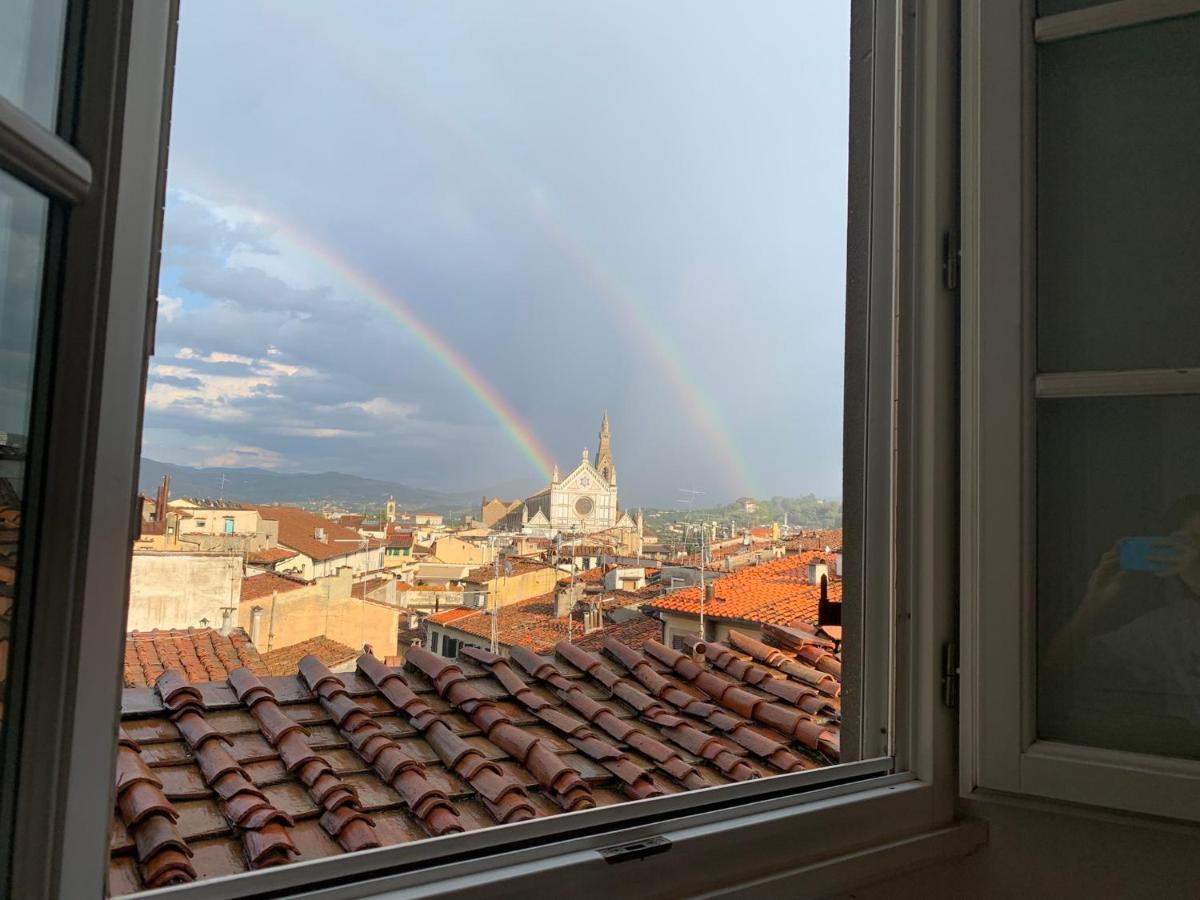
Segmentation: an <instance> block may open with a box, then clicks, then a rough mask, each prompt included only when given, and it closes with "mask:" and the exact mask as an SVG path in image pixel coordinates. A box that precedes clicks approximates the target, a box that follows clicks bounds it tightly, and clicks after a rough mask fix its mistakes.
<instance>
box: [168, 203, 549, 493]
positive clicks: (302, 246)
mask: <svg viewBox="0 0 1200 900" xmlns="http://www.w3.org/2000/svg"><path fill="white" fill-rule="evenodd" d="M178 189H179V190H180V191H182V192H184V193H188V190H187V188H178ZM234 205H236V207H237V208H238V210H239V211H241V212H243V213H245V214H246V215H248V216H250V217H251V218H253V219H256V220H258V221H260V222H264V223H266V224H268V225H270V226H271V228H272V230H273V231H274V232H275V234H276V235H278V236H281V237H282V238H283V239H284V240H285V241H287V242H288V243H289V244H291V245H293V246H294V247H295V248H296V249H297V250H299V251H301V252H303V253H304V254H306V255H307V256H308V257H310V258H312V259H315V260H317V261H318V262H320V263H321V265H322V266H323V267H324V268H326V269H328V270H330V271H331V272H333V273H335V274H336V275H338V276H339V277H340V278H341V279H342V280H343V281H344V282H345V283H346V284H348V285H349V286H350V287H352V288H353V289H354V290H355V291H356V292H357V293H358V294H360V295H361V296H362V297H364V298H365V299H367V300H369V301H371V302H372V303H374V304H375V305H376V306H377V307H379V308H380V309H382V310H384V311H385V312H387V313H388V314H390V315H391V316H392V317H394V318H395V319H397V320H398V321H399V322H400V323H401V324H402V325H403V326H404V327H405V328H406V329H407V330H408V332H409V333H410V334H412V335H413V336H414V337H415V338H417V340H418V341H420V342H421V344H422V345H423V346H424V347H425V349H426V350H427V351H428V352H429V353H430V355H432V356H433V357H434V359H436V360H437V361H438V362H439V363H441V365H442V366H443V368H445V369H446V370H447V371H448V372H450V373H451V374H452V375H453V376H454V377H455V378H456V379H457V380H458V381H459V382H460V383H461V384H462V385H463V386H464V387H465V388H466V389H467V390H468V391H469V392H470V393H471V394H472V395H473V396H474V397H475V398H476V399H477V400H478V401H479V402H480V403H481V404H483V406H485V407H486V408H487V409H488V411H489V412H491V414H492V415H493V416H494V417H495V419H496V421H497V422H499V423H500V425H501V427H502V428H503V429H504V431H505V433H506V434H507V435H508V437H509V438H510V439H511V440H512V442H513V443H514V444H515V445H516V446H517V447H518V448H519V449H520V450H521V451H522V452H523V453H524V455H525V456H526V457H527V458H528V459H529V461H530V462H532V463H533V465H534V466H535V467H536V468H537V470H538V473H539V474H540V475H542V476H543V477H544V478H545V480H546V481H549V480H550V473H551V469H552V468H553V462H552V460H551V457H550V454H549V453H547V452H546V448H545V447H544V446H543V445H542V443H541V441H540V440H539V439H538V437H537V435H536V434H535V433H534V431H533V429H532V428H531V427H530V426H529V424H528V423H527V422H526V421H525V420H524V419H523V418H522V417H521V415H520V413H518V412H517V411H516V410H515V409H513V407H512V404H510V403H509V402H508V401H507V400H506V399H505V398H504V397H503V396H502V395H501V394H500V392H499V391H498V390H497V389H496V388H495V386H494V385H492V384H490V383H489V382H488V381H487V380H486V379H485V378H484V377H483V376H482V375H481V374H480V373H479V372H478V370H476V368H475V367H474V366H472V365H471V363H470V362H469V361H468V360H467V359H466V357H464V356H463V355H462V354H461V353H460V352H459V351H458V350H456V349H455V348H454V347H453V346H452V345H451V344H450V342H449V341H447V340H446V339H445V338H444V337H442V335H441V334H439V333H438V332H437V331H435V330H434V329H433V327H431V326H430V325H429V324H427V323H426V322H425V321H423V320H422V319H421V318H420V317H419V316H418V315H417V314H416V312H415V311H414V310H413V309H412V307H411V306H409V305H408V303H406V302H405V301H404V300H403V299H401V298H400V296H399V295H397V294H395V293H394V292H392V291H389V290H388V289H387V288H385V287H383V285H381V284H379V283H378V282H377V281H375V280H374V279H373V278H371V277H370V276H369V275H367V274H365V273H364V272H362V271H361V270H359V269H356V268H355V267H354V266H353V265H351V264H350V263H349V262H347V261H346V259H345V258H344V257H342V256H341V255H340V254H338V253H337V252H336V251H335V250H333V249H332V248H330V247H328V246H327V245H325V244H322V243H319V242H318V241H317V240H316V239H315V238H313V237H312V236H311V235H310V234H308V233H307V232H305V231H303V230H302V229H300V228H299V227H297V226H296V225H293V224H290V223H288V222H284V221H283V220H282V219H280V218H279V217H277V216H274V215H272V214H271V213H269V212H267V211H266V210H264V209H262V208H261V207H259V206H249V205H247V204H246V203H244V202H241V201H240V200H239V201H237V202H236V203H235V204H234Z"/></svg>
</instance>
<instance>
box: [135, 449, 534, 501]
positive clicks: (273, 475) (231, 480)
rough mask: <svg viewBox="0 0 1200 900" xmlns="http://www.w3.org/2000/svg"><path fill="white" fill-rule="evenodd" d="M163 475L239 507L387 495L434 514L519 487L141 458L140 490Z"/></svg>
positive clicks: (178, 486)
mask: <svg viewBox="0 0 1200 900" xmlns="http://www.w3.org/2000/svg"><path fill="white" fill-rule="evenodd" d="M164 475H170V476H171V495H172V496H173V497H204V498H208V497H222V496H223V497H227V498H229V499H231V500H236V501H238V502H241V503H260V504H271V503H295V504H301V505H313V504H322V503H327V504H330V505H337V506H345V507H347V508H350V509H354V508H357V507H362V506H372V507H379V506H382V505H383V502H384V501H385V500H386V499H387V498H388V496H393V497H395V498H396V503H397V505H398V506H400V507H401V508H405V507H408V508H412V509H414V510H416V509H417V508H420V509H428V510H430V511H433V512H462V511H465V510H471V509H478V506H479V500H480V498H481V497H482V496H484V495H485V494H486V495H487V496H489V497H491V496H496V495H497V494H499V495H501V496H507V495H508V494H509V493H510V492H512V491H513V490H514V489H515V488H518V487H519V485H520V483H519V482H515V481H510V482H505V483H504V484H501V485H497V486H496V489H495V490H482V491H461V492H460V491H439V490H433V489H431V488H418V487H413V486H412V485H408V484H404V483H403V482H399V481H387V480H385V479H380V478H365V477H363V476H361V475H347V474H346V473H344V472H336V471H332V470H331V471H326V472H274V471H271V470H270V469H263V468H260V467H256V466H247V467H244V468H235V467H229V466H212V467H204V466H182V465H178V464H176V463H167V462H161V461H160V460H156V459H150V458H149V457H142V461H141V467H140V470H139V473H138V490H139V491H141V492H142V493H143V494H146V495H147V496H153V495H154V492H155V491H156V490H157V489H158V486H159V484H161V483H162V479H163V476H164ZM222 479H223V480H222ZM527 493H532V489H531V490H528V491H526V492H524V493H521V496H525V494H527Z"/></svg>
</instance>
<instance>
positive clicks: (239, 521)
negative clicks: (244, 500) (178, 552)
mask: <svg viewBox="0 0 1200 900" xmlns="http://www.w3.org/2000/svg"><path fill="white" fill-rule="evenodd" d="M171 508H172V509H177V510H182V511H186V512H188V513H189V514H190V518H184V519H180V521H179V533H180V534H182V535H189V534H254V533H255V532H257V531H259V530H261V529H260V528H259V517H258V510H256V509H209V508H207V507H203V506H190V505H188V504H186V503H177V502H175V501H172V503H171ZM226 521H229V522H232V523H233V530H232V531H228V530H227V526H226V525H225V522H226Z"/></svg>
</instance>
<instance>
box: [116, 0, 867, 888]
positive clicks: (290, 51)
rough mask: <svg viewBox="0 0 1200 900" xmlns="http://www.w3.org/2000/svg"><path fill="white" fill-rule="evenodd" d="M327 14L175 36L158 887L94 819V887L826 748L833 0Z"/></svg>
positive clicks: (834, 337)
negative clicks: (97, 859)
mask: <svg viewBox="0 0 1200 900" xmlns="http://www.w3.org/2000/svg"><path fill="white" fill-rule="evenodd" d="M329 10H330V7H329V4H328V3H326V2H323V0H293V2H288V3H285V4H280V3H278V2H275V0H270V2H262V0H233V2H230V0H204V2H202V3H189V4H185V5H184V7H183V11H182V15H181V21H180V33H179V54H178V63H177V69H176V78H175V97H174V104H173V108H172V111H171V115H172V119H171V126H172V136H171V171H170V176H169V179H168V190H167V201H166V218H165V223H164V246H163V255H162V269H161V272H162V275H161V279H160V284H159V289H160V297H159V306H158V309H159V320H158V329H157V334H156V356H155V358H154V359H153V360H152V361H151V363H150V369H149V378H148V383H147V392H146V398H145V399H146V404H145V409H146V418H145V429H144V433H143V443H142V446H143V449H144V453H145V455H146V457H147V458H145V459H143V460H142V462H141V468H140V471H141V483H140V485H139V488H140V490H141V492H142V494H143V500H142V507H141V508H142V525H141V535H140V537H139V540H138V541H137V544H136V548H135V553H134V556H133V561H132V580H131V587H130V597H129V619H128V623H127V626H128V627H127V638H126V640H127V644H126V646H127V654H126V657H125V658H126V660H128V665H127V666H126V669H125V685H126V690H125V691H124V694H123V707H122V716H121V720H122V727H123V728H124V729H125V732H126V734H127V735H128V737H129V738H130V742H129V743H126V744H124V745H123V746H122V750H121V754H122V757H123V758H124V759H125V760H126V761H127V762H128V764H129V765H130V766H135V767H136V766H137V765H138V760H142V761H145V762H147V763H148V764H149V763H150V762H151V761H152V762H153V764H154V771H155V773H156V774H158V775H160V777H161V779H162V781H163V791H164V794H165V801H164V802H166V803H168V804H170V805H171V806H173V807H176V808H180V807H182V809H183V810H186V811H187V813H188V814H181V815H180V818H179V822H178V827H179V828H180V829H181V831H182V834H181V840H182V842H183V843H185V844H186V845H187V846H188V847H190V848H192V849H194V850H195V853H196V856H195V857H194V858H193V860H192V862H191V863H189V864H188V865H179V866H177V867H175V868H170V867H164V868H162V870H161V872H160V868H159V866H158V865H157V864H156V862H155V859H154V857H153V856H147V855H146V854H144V853H143V854H142V857H141V858H139V857H138V855H137V854H136V853H135V852H134V851H135V849H138V848H140V847H141V845H143V844H144V843H145V842H146V840H147V831H146V826H144V825H143V824H142V821H141V820H140V819H138V818H137V816H136V815H134V814H130V813H135V812H136V810H126V809H120V808H119V809H118V815H117V816H116V820H115V821H114V834H115V835H116V838H115V840H114V843H113V854H112V865H111V868H110V872H111V877H112V881H111V884H110V887H111V890H112V892H113V893H114V894H124V893H129V892H133V891H137V890H140V889H143V888H146V887H150V886H153V885H156V884H160V883H165V882H166V881H170V880H179V881H187V880H192V879H193V878H197V879H198V878H205V877H213V876H218V875H223V874H234V873H241V872H248V871H252V870H253V869H255V868H257V867H260V866H262V865H269V864H275V863H282V862H288V861H291V860H295V859H302V860H313V859H320V858H322V857H327V856H336V855H338V854H341V853H346V852H353V851H356V850H359V849H363V848H366V847H370V846H373V845H375V844H384V845H386V844H394V843H399V842H402V841H419V840H421V839H423V838H426V837H429V836H431V835H440V834H447V833H453V832H456V831H459V830H463V831H471V832H474V831H477V830H479V829H482V828H487V827H489V826H492V825H496V824H498V823H509V822H513V823H515V822H520V821H522V820H525V819H531V818H535V817H536V818H542V817H546V816H554V815H557V814H559V813H561V812H564V811H568V810H586V809H589V808H593V807H612V806H614V805H620V804H632V803H636V802H641V801H645V802H646V803H653V802H654V798H657V797H663V796H667V795H679V794H686V793H688V792H693V791H699V790H701V789H703V788H706V787H715V786H724V785H732V784H735V783H740V782H745V781H751V780H757V779H766V778H769V777H771V776H780V775H784V774H790V773H795V772H804V771H807V770H809V769H819V768H824V767H828V766H833V765H834V764H836V763H839V762H843V761H849V760H854V759H856V758H857V751H856V749H854V748H850V747H847V748H843V747H842V746H841V734H842V730H843V723H844V722H848V721H852V720H853V719H855V718H856V717H857V716H856V713H857V707H856V706H854V705H852V704H850V703H847V704H846V705H845V707H843V703H842V699H841V665H842V649H841V648H842V643H841V640H842V637H843V635H842V632H841V626H840V624H839V623H840V609H841V601H842V578H841V575H842V568H841V565H840V550H841V549H842V529H841V525H842V522H841V516H842V513H841V499H840V497H841V488H842V446H841V436H842V399H843V395H842V373H843V357H842V349H843V347H844V344H845V315H846V309H845V306H844V296H845V269H846V258H845V252H846V250H845V248H846V205H847V204H846V183H847V148H848V141H847V123H848V111H849V97H848V85H849V58H850V52H849V33H850V16H849V6H848V4H839V3H832V4H803V3H787V2H783V3H769V4H753V5H749V6H746V7H745V8H743V7H742V6H740V5H737V4H728V3H722V2H708V0H705V2H701V3H694V2H691V0H664V2H656V3H650V4H647V3H635V2H622V3H615V4H591V5H588V4H562V3H555V2H542V0H523V2H512V3H506V4H496V3H493V2H490V0H479V2H472V0H468V2H464V3H462V4H456V5H454V6H453V8H452V7H451V6H448V5H440V4H417V3H401V2H379V3H370V4H368V3H363V4H353V5H348V6H346V7H345V8H344V9H343V8H339V9H338V12H337V14H336V15H333V14H331V13H330V11H329ZM231 21H236V22H237V26H238V27H237V28H231V27H230V22H231ZM313 59H321V60H322V65H321V66H320V67H313V66H312V65H311V61H312V60H313ZM714 60H720V61H721V65H719V66H714V64H713V61H714ZM314 104H315V105H316V106H319V107H320V109H321V114H320V116H319V117H314V116H313V114H312V111H313V109H314V108H316V106H314ZM297 129H299V131H298V130H297ZM797 386H804V387H802V388H800V389H798V387H797ZM303 473H319V474H303ZM229 517H233V518H234V519H235V527H233V528H232V529H229V528H228V527H227V526H226V525H225V522H226V521H227V519H228V518H229ZM702 572H703V574H702ZM845 637H846V640H847V641H849V642H854V641H855V640H856V635H854V634H847V635H846V636H845ZM702 638H703V640H701V639H702ZM480 648H482V650H481V649H480ZM493 652H494V655H493ZM871 662H872V664H874V663H875V662H876V661H875V660H872V661H871ZM880 662H881V663H883V661H882V660H880ZM164 673H168V674H164ZM163 679H165V681H164V680H163ZM255 679H257V681H260V682H261V683H262V685H263V687H265V688H267V689H268V690H269V691H271V692H273V699H271V698H268V697H267V695H266V694H265V693H264V692H263V691H262V690H261V689H260V688H259V687H258V685H257V682H256V681H255ZM184 682H186V683H188V684H194V685H198V686H199V687H198V688H197V690H198V691H200V694H199V696H200V698H201V700H203V701H204V705H203V706H200V705H199V704H193V705H194V706H195V708H194V709H190V710H187V711H186V712H183V713H181V714H180V711H179V710H177V709H175V708H174V707H175V706H178V705H179V704H180V703H183V702H185V700H186V698H187V697H188V696H189V694H188V692H187V691H188V690H189V689H188V688H187V687H184V686H183V683H184ZM212 682H216V683H217V684H218V685H222V686H223V685H226V684H227V685H228V686H229V687H230V688H231V690H225V689H223V688H213V687H212V686H211V683H212ZM526 684H528V685H529V686H530V689H529V690H526V689H525V685H526ZM214 690H215V693H214ZM276 706H277V707H278V709H275V708H274V707H276ZM289 720H295V721H302V722H304V723H305V724H307V725H308V734H306V735H305V734H300V733H299V731H298V730H288V728H289V724H288V723H289ZM204 722H207V723H208V724H209V725H210V726H211V727H213V728H215V729H218V730H221V731H222V732H223V733H225V734H227V735H228V736H230V738H231V740H232V741H233V745H232V746H233V750H232V751H230V752H232V753H234V754H235V757H238V756H239V755H240V758H239V761H240V762H242V763H244V764H245V768H246V771H247V777H248V778H249V781H250V782H251V783H252V787H251V788H249V789H253V788H254V786H257V788H259V789H261V790H263V791H264V792H265V793H266V794H267V795H268V799H269V800H270V802H271V803H272V804H274V805H275V807H276V808H278V809H279V810H281V811H284V812H287V813H288V814H289V815H291V816H292V817H293V821H292V822H283V821H282V818H279V819H276V818H274V817H273V815H272V814H271V812H270V811H269V810H264V811H263V812H262V813H261V814H259V815H257V816H256V817H255V819H254V821H255V822H257V823H260V824H256V825H255V828H260V827H261V823H268V824H270V825H271V826H273V827H272V828H271V829H270V835H269V838H263V837H262V836H261V834H250V835H249V836H247V834H248V832H247V830H246V829H245V828H243V827H242V826H241V825H240V824H238V825H236V827H235V826H234V825H231V823H230V819H231V816H232V815H234V814H236V813H237V810H238V808H237V807H236V806H233V807H231V806H230V805H229V804H227V803H226V802H225V801H223V800H222V799H221V798H220V797H218V796H217V795H216V794H215V793H214V792H213V790H212V786H211V785H210V784H209V783H208V781H207V780H206V779H210V778H211V776H212V773H213V772H217V771H220V764H221V762H222V760H221V759H220V753H222V752H225V751H224V750H223V749H222V748H220V746H219V745H218V742H216V741H210V742H206V743H204V744H203V746H195V747H194V748H193V747H192V746H189V744H192V745H198V744H200V743H201V741H202V740H203V736H204V730H203V723H204ZM860 730H861V729H860ZM872 732H873V733H878V732H877V731H876V729H872ZM714 735H716V736H717V737H716V739H715V743H714V737H713V736H714ZM133 742H137V745H138V746H134V743H133ZM847 743H849V742H847ZM872 746H877V745H876V744H872ZM305 754H312V756H311V760H312V765H306V766H304V767H303V768H301V767H298V766H297V765H296V762H297V760H298V759H299V760H301V761H303V760H304V759H305V758H306V757H305ZM206 757H209V758H207V759H206ZM413 762H416V763H420V769H418V768H417V767H416V766H414V765H412V763H413ZM198 763H199V764H198ZM326 763H328V765H329V767H330V769H331V770H332V772H331V775H330V777H328V778H326V777H323V776H322V778H321V780H320V784H316V783H314V782H313V781H311V780H310V781H307V782H306V781H305V778H306V773H307V775H309V776H310V775H311V774H312V773H313V772H314V771H316V772H320V771H321V767H322V766H323V765H324V764H326ZM489 763H494V764H495V765H494V766H492V765H489ZM339 784H344V787H340V786H339ZM222 789H224V785H222ZM355 798H356V799H355ZM343 801H344V805H340V806H337V808H336V809H334V808H333V807H332V806H329V804H331V803H343ZM697 802H699V799H697ZM357 805H361V806H363V807H364V808H365V811H366V812H367V813H368V814H369V817H370V821H367V819H366V817H363V816H360V815H358V812H359V810H358V809H357ZM331 810H332V812H331ZM633 814H635V811H634V810H632V809H631V810H630V815H633ZM156 824H163V823H156ZM276 826H277V827H276ZM162 833H163V834H167V833H169V832H168V831H167V830H166V829H164V830H163V832H162ZM258 852H261V854H262V855H261V857H258V856H255V855H253V854H255V853H258Z"/></svg>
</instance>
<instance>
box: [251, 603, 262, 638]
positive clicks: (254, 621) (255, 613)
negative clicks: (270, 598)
mask: <svg viewBox="0 0 1200 900" xmlns="http://www.w3.org/2000/svg"><path fill="white" fill-rule="evenodd" d="M262 613H263V610H262V607H261V606H256V607H254V608H253V609H252V610H250V643H252V644H253V645H254V646H255V647H257V646H258V638H259V636H260V632H261V631H262Z"/></svg>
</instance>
